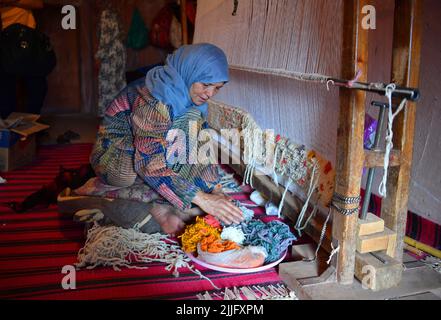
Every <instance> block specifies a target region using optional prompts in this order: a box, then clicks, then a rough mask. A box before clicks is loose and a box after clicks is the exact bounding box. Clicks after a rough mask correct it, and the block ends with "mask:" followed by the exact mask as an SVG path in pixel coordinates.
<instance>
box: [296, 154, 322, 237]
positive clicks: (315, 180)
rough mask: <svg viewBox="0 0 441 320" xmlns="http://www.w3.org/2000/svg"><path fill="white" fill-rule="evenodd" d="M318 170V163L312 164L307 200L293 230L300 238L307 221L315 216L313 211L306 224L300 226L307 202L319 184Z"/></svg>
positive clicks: (306, 208)
mask: <svg viewBox="0 0 441 320" xmlns="http://www.w3.org/2000/svg"><path fill="white" fill-rule="evenodd" d="M317 170H318V162H315V163H314V166H313V168H312V173H311V180H310V182H309V189H308V193H307V198H306V201H305V204H304V205H303V208H302V211H300V214H299V217H298V218H297V223H296V225H295V227H294V228H295V229H296V230H297V232H298V233H299V236H300V237H301V236H302V231H303V230H304V229H305V228H306V227H307V225H308V223H309V221H310V220H311V218H312V215H313V214H315V212H316V209H314V211H313V212H312V213H311V215H310V217H309V219H308V220H307V221H306V223H305V224H304V225H303V226H302V225H301V224H302V222H303V219H304V217H305V214H306V212H307V211H308V206H309V202H310V201H311V197H312V195H313V194H314V192H315V190H316V188H317V185H318V183H319V177H320V174H319V172H318V171H317Z"/></svg>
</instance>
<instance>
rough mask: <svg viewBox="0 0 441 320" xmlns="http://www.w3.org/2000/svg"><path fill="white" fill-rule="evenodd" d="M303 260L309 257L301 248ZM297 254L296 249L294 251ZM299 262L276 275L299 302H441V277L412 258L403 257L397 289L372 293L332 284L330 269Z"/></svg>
mask: <svg viewBox="0 0 441 320" xmlns="http://www.w3.org/2000/svg"><path fill="white" fill-rule="evenodd" d="M300 250H301V251H303V252H304V253H305V255H304V257H307V258H309V257H311V252H310V251H309V252H308V248H305V247H302V248H300ZM297 251H299V250H297ZM318 260H319V261H321V263H319V264H318V263H311V262H303V261H301V260H299V261H295V262H290V263H285V264H281V265H280V267H279V275H280V277H281V278H282V279H283V281H284V282H285V283H286V285H287V286H288V287H289V288H290V289H291V290H293V291H294V292H295V293H296V295H297V297H298V298H299V299H300V300H441V274H440V273H438V272H436V271H435V270H433V269H432V268H430V267H429V266H427V265H425V264H423V263H422V262H420V261H418V260H417V259H415V258H414V257H412V256H410V255H408V254H404V258H403V267H404V271H403V276H402V281H401V283H400V285H399V286H397V287H394V288H391V289H387V290H383V291H377V292H374V291H372V290H370V289H365V288H363V286H362V284H361V283H360V282H359V281H357V280H355V281H354V283H353V284H352V285H348V286H342V285H339V284H338V283H337V282H336V281H335V278H334V277H335V276H334V272H333V269H332V267H331V268H330V269H328V266H327V265H326V263H324V262H323V261H326V259H323V257H322V259H318Z"/></svg>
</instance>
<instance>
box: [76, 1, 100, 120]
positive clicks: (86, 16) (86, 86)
mask: <svg viewBox="0 0 441 320" xmlns="http://www.w3.org/2000/svg"><path fill="white" fill-rule="evenodd" d="M78 10H79V15H78V20H79V21H78V25H79V29H80V31H79V34H80V35H79V36H80V50H79V51H80V52H79V54H80V79H81V112H82V113H95V112H96V108H95V106H96V105H97V82H96V81H94V79H95V74H94V48H93V37H92V35H93V34H94V33H95V29H96V28H95V25H96V23H97V21H96V19H95V5H94V1H84V2H83V3H82V4H81V5H80V6H79V7H78Z"/></svg>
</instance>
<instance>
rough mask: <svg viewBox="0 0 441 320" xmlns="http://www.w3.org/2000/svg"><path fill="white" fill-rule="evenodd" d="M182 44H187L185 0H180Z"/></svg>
mask: <svg viewBox="0 0 441 320" xmlns="http://www.w3.org/2000/svg"><path fill="white" fill-rule="evenodd" d="M181 26H182V44H188V25H187V0H181Z"/></svg>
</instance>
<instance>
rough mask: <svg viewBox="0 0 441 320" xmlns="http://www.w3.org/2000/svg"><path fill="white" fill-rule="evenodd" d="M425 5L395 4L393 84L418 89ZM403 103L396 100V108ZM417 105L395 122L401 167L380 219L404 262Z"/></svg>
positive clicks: (411, 0)
mask: <svg viewBox="0 0 441 320" xmlns="http://www.w3.org/2000/svg"><path fill="white" fill-rule="evenodd" d="M422 5H423V3H422V1H420V0H396V1H395V25H394V40H393V52H392V53H393V57H392V82H394V83H396V84H397V85H399V86H401V85H405V86H407V85H410V86H414V87H418V85H419V73H420V53H421V34H422V21H421V16H422ZM400 102H401V101H397V100H396V99H395V100H394V104H398V103H400ZM415 114H416V104H415V103H414V102H409V103H408V105H407V107H406V108H405V110H404V111H403V112H401V113H400V114H399V115H398V116H397V118H396V120H395V122H394V128H393V130H394V140H393V144H394V148H396V149H397V150H399V151H401V162H400V163H401V165H400V166H399V167H394V168H390V170H389V176H388V184H387V195H388V196H387V198H385V199H384V200H383V205H382V213H381V216H382V218H383V219H384V222H385V225H386V227H388V228H389V229H391V230H393V231H395V232H397V246H396V249H395V256H394V258H395V259H397V260H398V261H402V258H403V244H404V236H405V228H406V219H407V211H408V208H407V204H408V199H409V181H410V173H411V168H412V156H413V141H414V131H415Z"/></svg>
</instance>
